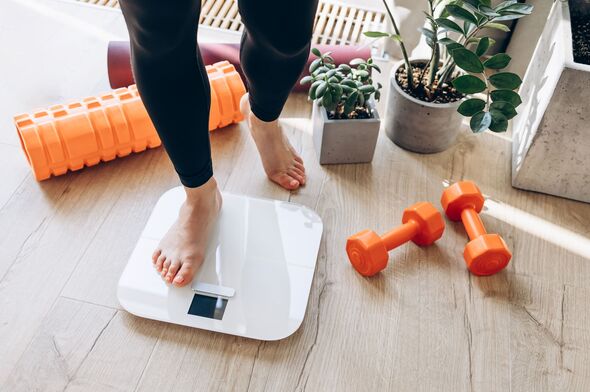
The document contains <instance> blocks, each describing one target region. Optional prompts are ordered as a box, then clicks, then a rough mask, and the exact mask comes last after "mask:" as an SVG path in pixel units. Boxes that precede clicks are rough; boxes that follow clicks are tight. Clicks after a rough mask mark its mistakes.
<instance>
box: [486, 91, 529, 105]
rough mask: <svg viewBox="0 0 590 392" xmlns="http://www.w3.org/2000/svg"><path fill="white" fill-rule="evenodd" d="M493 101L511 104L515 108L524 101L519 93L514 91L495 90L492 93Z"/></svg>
mask: <svg viewBox="0 0 590 392" xmlns="http://www.w3.org/2000/svg"><path fill="white" fill-rule="evenodd" d="M490 95H491V97H492V101H494V102H497V101H503V102H510V103H511V104H512V106H514V107H515V108H516V107H518V106H519V105H520V104H521V103H522V99H521V98H520V95H518V93H515V92H514V91H512V90H494V91H492V92H491V93H490Z"/></svg>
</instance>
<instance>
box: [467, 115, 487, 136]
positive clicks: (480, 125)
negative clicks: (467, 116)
mask: <svg viewBox="0 0 590 392" xmlns="http://www.w3.org/2000/svg"><path fill="white" fill-rule="evenodd" d="M491 124H492V115H491V114H490V113H489V112H479V113H477V114H476V115H474V116H473V117H471V121H469V126H470V127H471V130H472V131H473V132H475V133H479V132H483V131H485V130H486V129H488V128H489V127H490V125H491Z"/></svg>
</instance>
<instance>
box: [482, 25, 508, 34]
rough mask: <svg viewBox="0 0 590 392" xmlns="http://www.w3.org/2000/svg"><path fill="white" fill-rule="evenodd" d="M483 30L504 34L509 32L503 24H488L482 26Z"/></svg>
mask: <svg viewBox="0 0 590 392" xmlns="http://www.w3.org/2000/svg"><path fill="white" fill-rule="evenodd" d="M484 28H486V29H487V28H490V29H496V30H500V31H503V32H505V33H508V32H510V27H508V26H506V25H505V24H503V23H488V24H486V25H485V26H484Z"/></svg>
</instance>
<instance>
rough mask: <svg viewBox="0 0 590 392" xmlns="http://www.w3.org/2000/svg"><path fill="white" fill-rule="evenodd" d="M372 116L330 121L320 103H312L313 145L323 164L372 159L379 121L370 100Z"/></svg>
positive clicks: (361, 161)
mask: <svg viewBox="0 0 590 392" xmlns="http://www.w3.org/2000/svg"><path fill="white" fill-rule="evenodd" d="M368 106H369V108H370V110H371V112H372V113H373V117H372V118H366V119H353V120H331V119H329V118H328V113H327V112H326V109H325V108H324V107H323V106H319V105H318V103H317V102H314V103H313V112H312V116H311V118H312V123H313V144H314V147H315V150H316V153H317V155H318V160H319V161H320V164H322V165H330V164H341V163H367V162H371V161H372V160H373V155H374V154H375V146H376V145H377V138H378V136H379V126H380V124H381V120H380V118H379V114H378V113H377V109H376V108H375V103H374V102H373V100H371V101H369V102H368Z"/></svg>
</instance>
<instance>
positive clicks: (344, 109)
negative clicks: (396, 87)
mask: <svg viewBox="0 0 590 392" xmlns="http://www.w3.org/2000/svg"><path fill="white" fill-rule="evenodd" d="M312 53H313V54H314V55H315V56H317V58H316V59H315V60H313V61H312V63H311V64H310V66H309V75H307V76H305V77H303V78H302V79H301V82H300V83H301V84H310V87H309V92H308V95H309V99H311V100H313V101H317V102H318V103H319V104H320V105H321V106H323V107H324V108H326V110H327V111H328V113H331V114H332V116H333V118H357V117H358V114H359V111H365V112H366V113H367V114H368V115H369V116H370V115H371V113H370V111H369V110H368V108H367V105H366V103H367V101H368V100H369V99H370V98H371V96H374V97H375V99H376V100H379V98H380V96H381V92H380V89H381V87H382V86H381V84H380V83H377V84H376V85H374V84H373V79H372V78H371V72H372V71H373V70H375V71H377V72H381V69H379V66H377V65H376V64H375V63H374V62H373V60H372V59H371V58H369V59H367V60H364V59H361V58H356V59H353V60H351V61H350V63H349V64H339V65H336V64H334V59H333V58H332V56H330V52H328V53H321V52H320V51H319V49H317V48H313V49H312Z"/></svg>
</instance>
